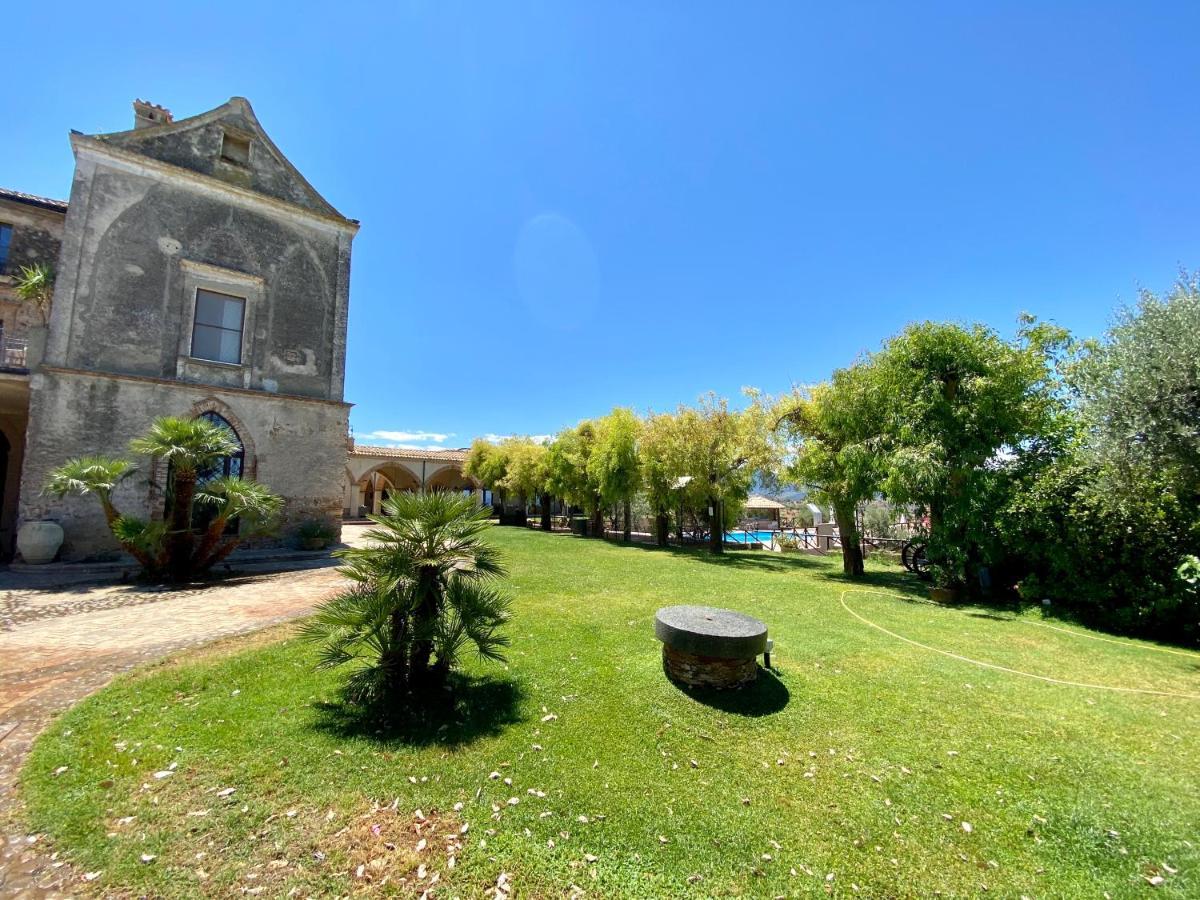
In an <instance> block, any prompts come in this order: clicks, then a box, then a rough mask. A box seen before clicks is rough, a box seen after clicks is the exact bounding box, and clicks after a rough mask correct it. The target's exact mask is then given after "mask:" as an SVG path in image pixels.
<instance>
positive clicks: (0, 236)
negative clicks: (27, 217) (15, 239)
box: [0, 222, 13, 275]
mask: <svg viewBox="0 0 1200 900" xmlns="http://www.w3.org/2000/svg"><path fill="white" fill-rule="evenodd" d="M12 229H13V227H12V226H11V225H5V224H4V223H3V222H0V275H2V274H3V273H4V271H5V267H6V266H7V265H8V245H9V244H11V243H12Z"/></svg>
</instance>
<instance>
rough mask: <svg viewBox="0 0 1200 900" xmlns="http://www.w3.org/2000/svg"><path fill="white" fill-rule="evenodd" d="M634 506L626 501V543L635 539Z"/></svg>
mask: <svg viewBox="0 0 1200 900" xmlns="http://www.w3.org/2000/svg"><path fill="white" fill-rule="evenodd" d="M632 507H633V504H632V503H631V502H630V501H629V500H626V501H625V543H627V544H628V543H629V542H630V540H632V539H633V508H632Z"/></svg>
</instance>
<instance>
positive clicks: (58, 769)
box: [54, 766, 71, 778]
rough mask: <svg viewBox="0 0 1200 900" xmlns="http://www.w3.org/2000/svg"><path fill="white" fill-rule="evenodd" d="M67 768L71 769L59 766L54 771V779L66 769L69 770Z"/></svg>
mask: <svg viewBox="0 0 1200 900" xmlns="http://www.w3.org/2000/svg"><path fill="white" fill-rule="evenodd" d="M69 768H71V767H70V766H59V767H58V768H57V769H55V770H54V777H55V778H57V777H58V776H59V775H61V774H62V773H63V772H65V771H67V769H69Z"/></svg>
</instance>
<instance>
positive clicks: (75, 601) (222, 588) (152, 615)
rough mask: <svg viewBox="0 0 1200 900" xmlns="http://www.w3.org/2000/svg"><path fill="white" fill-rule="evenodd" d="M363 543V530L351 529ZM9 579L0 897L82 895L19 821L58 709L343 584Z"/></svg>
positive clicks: (323, 578)
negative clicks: (150, 584) (27, 764)
mask: <svg viewBox="0 0 1200 900" xmlns="http://www.w3.org/2000/svg"><path fill="white" fill-rule="evenodd" d="M346 531H347V532H348V533H347V534H346V538H347V540H349V541H350V542H351V543H354V542H355V538H357V536H358V532H360V531H361V528H360V529H356V530H355V531H354V532H351V528H350V527H348V528H347V529H346ZM14 583H18V584H19V581H17V580H16V579H14V578H13V577H4V578H3V579H0V825H3V834H2V836H0V837H2V839H3V846H0V897H4V898H16V897H19V898H49V897H69V896H74V895H75V894H76V893H77V892H78V891H79V890H80V885H79V882H77V881H75V880H74V879H75V878H76V877H77V873H74V872H72V871H71V869H70V867H69V866H65V865H63V864H61V863H59V862H57V861H55V860H53V859H51V858H50V857H48V856H47V855H46V854H44V853H42V852H41V848H40V847H39V845H38V840H37V836H35V835H27V834H24V833H18V832H16V831H15V828H16V825H15V824H14V823H13V814H14V811H15V810H16V804H17V797H16V792H15V790H14V786H15V781H16V778H17V772H18V769H19V767H20V764H21V762H22V760H23V759H24V757H25V755H26V753H27V752H28V751H29V747H30V744H31V743H32V741H33V739H34V738H35V737H36V736H37V734H38V733H39V732H40V731H41V730H42V729H43V728H44V727H45V726H46V725H47V724H48V723H49V721H50V720H51V719H52V718H53V717H54V716H55V715H57V714H58V713H60V712H62V711H63V710H64V709H66V708H67V707H69V706H71V705H72V704H73V703H75V702H77V701H79V700H80V699H82V698H83V697H85V696H87V695H88V694H90V693H91V692H93V691H95V690H97V689H99V688H100V687H102V686H104V685H105V684H107V683H108V682H109V681H110V680H111V679H112V678H113V677H114V676H115V675H117V674H119V673H121V672H124V671H126V670H128V669H130V668H132V667H134V666H137V665H140V664H142V663H145V662H148V661H150V660H153V659H156V658H158V657H160V656H163V655H165V654H167V653H170V652H172V651H175V650H180V649H183V648H185V647H191V646H195V645H197V644H202V643H205V642H207V641H211V640H213V639H215V638H219V637H225V636H228V635H234V634H242V633H245V632H248V631H254V630H257V629H260V628H265V627H267V626H268V625H272V624H275V623H278V622H282V621H286V620H287V619H291V618H295V617H296V616H300V615H304V614H305V613H307V612H309V611H310V610H311V609H312V607H313V606H314V605H315V604H316V603H318V602H320V601H321V600H322V599H324V598H325V597H327V596H329V595H330V594H332V593H333V592H334V591H336V590H337V588H338V587H339V586H340V585H341V584H342V583H343V582H342V580H341V579H340V577H339V576H338V574H337V572H336V571H335V570H334V569H332V568H328V567H325V568H317V569H309V570H306V571H298V572H297V571H294V572H284V573H276V574H270V575H247V576H246V577H244V578H239V579H236V580H234V581H227V582H222V583H220V584H215V585H212V586H206V587H202V588H195V589H184V590H163V589H157V588H151V589H147V588H145V587H142V586H130V585H112V584H109V585H95V584H93V585H86V584H75V585H70V586H67V587H41V588H38V587H28V586H24V585H21V586H16V587H14V586H13V585H14Z"/></svg>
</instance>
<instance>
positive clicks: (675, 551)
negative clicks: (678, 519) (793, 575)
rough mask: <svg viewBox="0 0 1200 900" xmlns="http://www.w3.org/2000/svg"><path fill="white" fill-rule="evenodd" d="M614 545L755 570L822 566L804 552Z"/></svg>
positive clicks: (765, 571) (808, 568)
mask: <svg viewBox="0 0 1200 900" xmlns="http://www.w3.org/2000/svg"><path fill="white" fill-rule="evenodd" d="M610 543H612V544H614V546H617V547H623V548H626V549H629V550H640V551H641V552H643V553H665V554H669V555H671V556H681V557H686V558H688V559H693V560H695V561H696V562H700V563H705V564H706V565H710V566H719V567H721V568H726V569H752V570H754V571H757V572H762V573H770V572H796V571H812V570H814V569H823V568H825V566H824V564H822V563H821V562H819V559H820V558H819V557H815V556H809V555H807V554H783V553H775V552H773V551H771V550H726V551H725V552H724V553H713V552H711V551H710V550H708V549H707V548H706V547H701V546H699V545H696V546H684V547H680V546H679V545H678V544H671V545H668V546H666V547H660V546H658V545H657V544H646V543H629V544H623V543H617V542H611V541H610Z"/></svg>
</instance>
